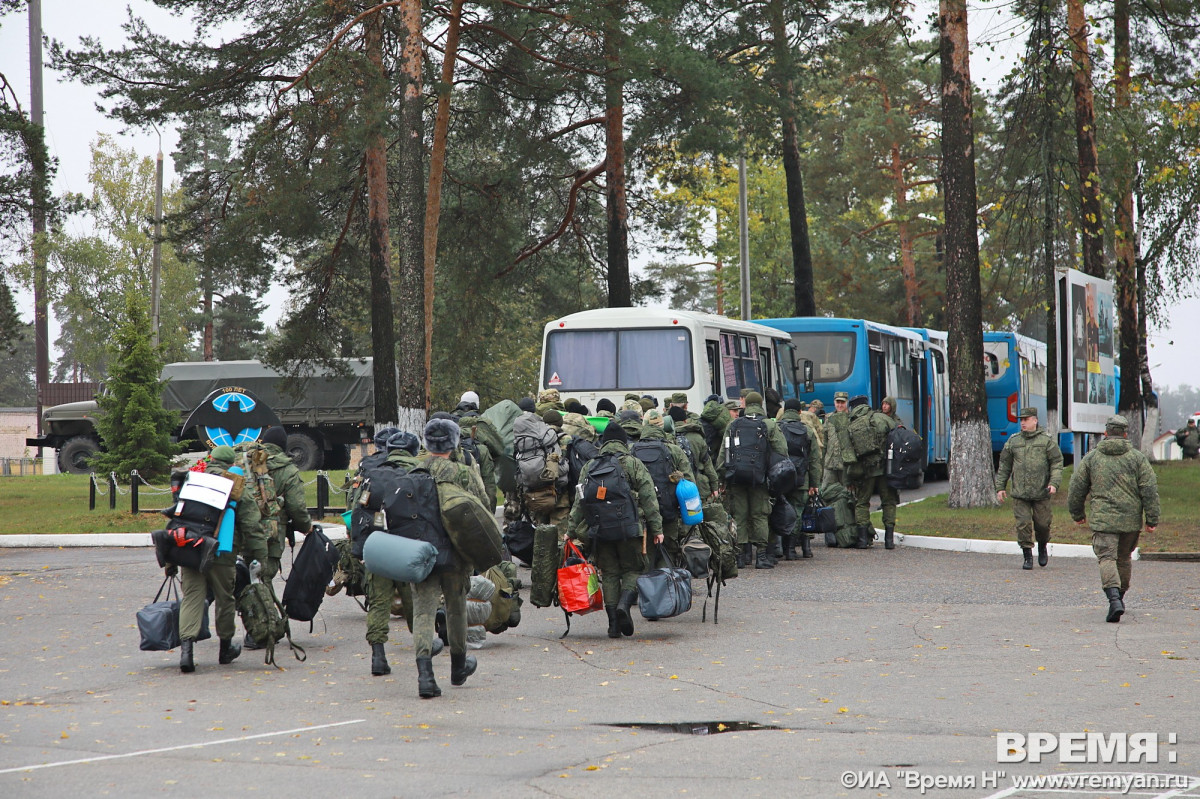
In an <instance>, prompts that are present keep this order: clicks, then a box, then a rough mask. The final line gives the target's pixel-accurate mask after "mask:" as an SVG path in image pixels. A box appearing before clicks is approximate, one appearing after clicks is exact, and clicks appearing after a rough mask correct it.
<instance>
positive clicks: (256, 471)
mask: <svg viewBox="0 0 1200 799" xmlns="http://www.w3.org/2000/svg"><path fill="white" fill-rule="evenodd" d="M269 457H270V455H268V454H267V450H266V448H265V447H263V446H261V445H259V444H254V445H251V446H250V447H248V448H247V449H246V454H245V465H244V466H243V467H242V468H244V469H245V470H246V487H247V488H249V489H250V493H251V495H252V496H253V497H254V501H255V502H256V503H257V504H258V512H259V513H260V514H262V530H263V535H265V536H266V538H267V541H274V540H276V536H277V535H278V534H279V501H278V498H277V495H276V493H275V478H273V477H272V476H271V471H270V469H268V468H267V458H269Z"/></svg>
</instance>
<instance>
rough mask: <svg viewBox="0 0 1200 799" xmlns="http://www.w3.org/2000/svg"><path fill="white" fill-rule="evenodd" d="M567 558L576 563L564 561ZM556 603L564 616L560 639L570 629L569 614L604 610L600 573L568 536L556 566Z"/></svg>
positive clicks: (584, 613)
mask: <svg viewBox="0 0 1200 799" xmlns="http://www.w3.org/2000/svg"><path fill="white" fill-rule="evenodd" d="M568 560H574V561H576V562H575V563H571V564H568V563H567V561H568ZM558 605H559V607H561V608H562V609H563V613H564V614H566V616H567V632H565V633H563V634H562V637H563V638H565V637H566V636H567V633H569V632H571V614H572V613H574V614H576V615H579V616H583V615H586V614H588V613H591V612H592V611H595V610H603V609H604V592H603V591H601V590H600V573H599V572H598V571H596V567H595V566H593V565H592V564H590V563H588V562H587V560H586V559H585V558H584V557H583V553H582V552H580V551H579V547H577V546H575V542H574V541H572V540H571V539H569V538H568V539H567V541H566V545H565V546H564V547H563V562H562V565H561V566H559V569H558Z"/></svg>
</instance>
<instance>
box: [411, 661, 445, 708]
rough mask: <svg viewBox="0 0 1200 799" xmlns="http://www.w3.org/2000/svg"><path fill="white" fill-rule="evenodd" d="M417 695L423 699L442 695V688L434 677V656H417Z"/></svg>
mask: <svg viewBox="0 0 1200 799" xmlns="http://www.w3.org/2000/svg"><path fill="white" fill-rule="evenodd" d="M417 695H418V696H420V697H421V698H422V699H433V698H434V697H435V696H441V695H442V689H441V688H438V684H437V680H435V679H434V678H433V658H417Z"/></svg>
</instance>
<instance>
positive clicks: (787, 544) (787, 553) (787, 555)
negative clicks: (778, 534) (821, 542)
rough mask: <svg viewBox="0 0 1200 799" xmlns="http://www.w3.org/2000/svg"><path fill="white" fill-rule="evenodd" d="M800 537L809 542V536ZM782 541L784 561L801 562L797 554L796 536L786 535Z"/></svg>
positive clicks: (802, 535) (801, 535)
mask: <svg viewBox="0 0 1200 799" xmlns="http://www.w3.org/2000/svg"><path fill="white" fill-rule="evenodd" d="M799 537H800V538H803V539H805V540H808V536H806V535H804V534H803V533H801V534H800V536H799ZM782 539H783V559H784V560H800V556H799V555H797V554H796V536H794V535H785V536H782Z"/></svg>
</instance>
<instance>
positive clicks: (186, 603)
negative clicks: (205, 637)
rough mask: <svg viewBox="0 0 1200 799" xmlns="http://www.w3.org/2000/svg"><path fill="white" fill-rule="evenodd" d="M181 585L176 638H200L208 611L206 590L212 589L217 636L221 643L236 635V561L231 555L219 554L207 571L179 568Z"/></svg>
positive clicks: (230, 553)
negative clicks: (234, 596)
mask: <svg viewBox="0 0 1200 799" xmlns="http://www.w3.org/2000/svg"><path fill="white" fill-rule="evenodd" d="M179 576H180V582H182V583H183V597H182V598H181V599H180V602H179V637H180V638H181V639H182V640H184V641H195V640H196V637H197V636H198V635H200V624H201V623H202V622H203V619H204V614H205V613H206V612H207V610H208V608H207V606H206V605H205V603H206V602H207V600H208V591H209V589H212V593H213V603H214V604H215V605H216V606H217V637H218V638H220V639H222V640H228V639H230V638H233V636H234V634H235V633H236V632H237V603H236V602H235V600H234V598H233V586H234V583H235V582H236V580H237V559H236V558H235V557H234V554H233V553H232V552H222V553H221V554H219V555H217V556H216V557H215V558H214V559H213V564H212V566H210V567H209V568H208V571H206V572H203V573H201V572H198V571H196V570H195V569H188V568H186V567H183V566H181V567H180V568H179Z"/></svg>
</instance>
